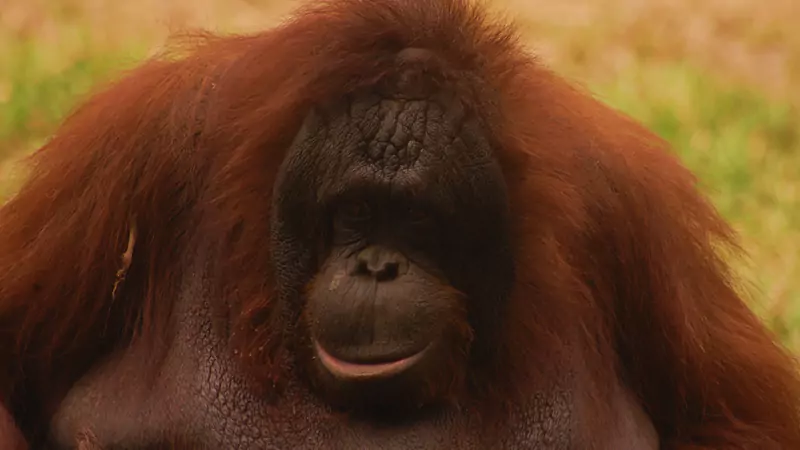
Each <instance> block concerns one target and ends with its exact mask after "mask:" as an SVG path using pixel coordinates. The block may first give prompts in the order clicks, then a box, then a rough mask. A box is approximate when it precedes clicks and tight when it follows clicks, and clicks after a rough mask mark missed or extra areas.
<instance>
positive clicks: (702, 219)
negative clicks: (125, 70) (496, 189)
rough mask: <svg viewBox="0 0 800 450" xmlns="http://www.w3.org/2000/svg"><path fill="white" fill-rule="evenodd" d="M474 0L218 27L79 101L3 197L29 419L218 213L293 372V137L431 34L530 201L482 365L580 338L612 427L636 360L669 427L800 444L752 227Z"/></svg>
mask: <svg viewBox="0 0 800 450" xmlns="http://www.w3.org/2000/svg"><path fill="white" fill-rule="evenodd" d="M384 3H385V4H386V7H385V8H380V7H377V6H376V5H379V4H384ZM462 3H463V2H461V1H458V0H446V1H445V0H442V1H410V0H409V1H397V2H384V1H378V0H361V1H360V0H343V1H338V2H334V4H333V5H331V6H324V7H320V8H318V9H316V8H315V9H311V10H308V11H306V13H304V14H300V15H298V16H297V18H296V19H295V20H293V21H291V22H288V23H287V24H285V25H283V26H281V27H279V28H277V29H274V30H271V31H267V32H265V33H262V34H257V35H254V36H248V37H229V38H216V37H209V38H207V39H201V44H202V45H197V46H192V47H190V49H189V50H190V51H187V52H185V53H184V54H181V55H177V56H180V57H177V58H159V59H155V60H152V61H148V62H147V63H145V64H144V65H143V66H142V67H139V68H137V69H136V70H134V71H133V72H131V73H130V74H128V75H127V76H126V77H124V78H123V79H122V80H121V81H119V82H118V83H115V84H114V85H112V86H110V87H109V88H107V89H105V90H104V91H102V92H100V93H97V94H96V95H94V96H93V97H92V98H91V99H90V100H89V101H88V102H87V103H86V104H84V105H83V106H81V107H80V108H79V109H78V110H77V111H76V112H75V113H74V114H72V115H71V116H70V117H69V118H68V119H67V120H66V121H65V123H64V124H63V126H62V127H61V128H60V129H59V130H58V132H57V134H56V135H55V136H54V137H53V139H52V140H51V141H50V142H48V143H47V144H46V145H45V146H44V147H42V148H41V149H40V150H39V151H38V152H37V153H36V154H35V155H33V157H32V159H31V160H30V168H31V171H32V173H31V176H30V179H29V181H28V182H27V184H25V185H24V186H23V187H22V189H21V190H20V191H19V193H18V194H17V195H16V196H15V197H14V198H13V199H12V200H11V201H10V202H9V203H8V204H6V205H5V206H4V207H3V209H2V210H0V360H2V361H3V362H4V366H3V369H2V372H0V401H2V402H3V403H4V404H5V405H7V407H8V409H9V410H10V411H11V412H12V414H13V415H14V416H15V417H16V418H17V420H18V421H19V422H20V425H21V428H22V429H24V430H26V431H28V432H32V431H34V430H35V429H37V428H36V427H40V426H41V423H42V421H46V420H47V419H48V417H49V415H50V414H52V412H53V411H54V409H55V408H56V407H57V405H58V402H59V399H60V398H61V397H62V396H63V395H64V393H65V392H66V391H67V390H68V389H69V387H70V385H71V384H72V383H74V382H75V380H76V379H77V378H78V377H79V376H80V375H81V374H83V373H84V372H85V371H86V370H87V369H88V368H89V367H91V366H92V364H93V363H94V362H96V361H97V359H98V358H99V357H100V356H101V355H103V354H105V353H107V352H108V351H109V350H110V349H111V348H112V347H114V346H116V347H119V346H125V345H127V344H128V343H130V341H131V340H132V339H135V338H139V339H145V340H147V339H149V338H153V337H154V336H159V333H158V332H157V331H158V330H159V329H161V328H163V327H164V326H166V323H167V318H168V317H169V315H170V313H171V311H170V305H169V303H168V302H164V299H169V298H174V297H175V295H176V291H177V289H178V280H179V279H180V278H181V276H182V273H181V266H180V265H179V259H180V258H181V256H182V255H183V254H184V252H185V251H187V250H188V249H189V248H190V245H189V242H190V241H191V239H193V238H195V239H196V238H197V236H198V235H200V236H201V237H205V238H208V239H212V240H215V239H216V240H219V241H220V242H226V243H228V244H229V245H227V246H226V247H225V248H224V249H223V250H224V252H223V253H222V255H223V256H224V259H223V260H221V261H217V262H216V263H217V265H218V266H219V267H221V268H222V269H221V270H220V271H219V280H220V286H219V287H220V289H221V291H220V292H221V293H223V294H224V298H225V299H226V301H227V303H228V304H229V305H230V306H231V308H232V310H233V311H235V312H236V313H238V314H239V315H240V317H241V318H242V319H241V321H240V326H239V327H238V328H237V329H236V333H234V335H235V336H236V337H238V339H235V340H234V345H236V347H237V352H238V354H240V355H241V356H242V357H243V358H244V360H245V362H246V363H247V366H248V367H250V368H251V369H252V370H253V373H254V374H255V375H256V376H257V377H259V379H261V380H262V381H263V382H264V385H265V386H272V385H273V384H277V383H279V382H280V381H281V380H282V379H283V377H284V376H285V374H286V372H285V371H284V368H283V364H282V362H283V358H284V357H285V356H286V355H284V354H283V353H282V352H283V350H284V347H283V346H282V345H281V339H280V336H278V334H277V333H275V332H274V331H275V330H277V329H279V327H278V326H277V323H276V322H275V321H276V320H277V319H276V316H275V315H274V314H270V311H271V309H270V306H271V304H270V292H271V289H272V287H271V285H270V281H269V280H270V278H269V276H268V274H270V273H271V268H270V262H269V249H268V247H267V242H268V240H267V236H269V231H268V223H269V220H268V219H269V214H270V211H269V208H268V205H269V196H270V195H271V189H272V184H273V181H274V179H275V172H276V170H277V167H278V164H279V163H280V162H281V160H282V155H283V151H284V150H285V149H286V148H287V146H288V144H289V142H290V141H291V139H292V138H293V136H294V134H295V132H296V131H297V128H298V126H299V122H300V121H301V120H302V118H303V116H304V114H305V112H306V111H307V110H308V108H309V107H310V106H311V105H313V104H314V103H316V102H318V101H321V100H325V99H330V98H334V97H335V96H338V95H341V94H343V93H346V92H350V91H352V90H354V89H355V88H358V87H360V86H365V85H370V84H372V83H374V82H375V81H376V80H378V79H380V78H381V76H382V74H383V73H384V72H386V71H388V70H389V64H390V63H391V61H392V57H393V55H394V54H395V53H396V51H398V50H400V49H402V48H404V47H407V46H417V47H425V48H429V49H432V50H433V51H434V52H437V53H439V54H440V55H441V57H442V58H443V59H445V60H447V62H448V63H449V64H450V65H451V67H454V68H455V70H454V71H453V73H450V74H448V75H449V78H450V79H449V80H447V81H448V82H449V83H454V84H455V85H456V86H457V90H458V92H460V93H462V94H465V95H468V98H471V99H473V102H474V104H473V105H472V106H473V107H475V108H477V109H479V110H482V111H483V112H484V119H485V122H486V126H487V128H488V130H489V131H490V135H491V136H492V137H493V139H494V144H495V146H496V148H497V151H498V152H499V154H498V157H499V158H500V160H501V162H502V164H503V166H504V168H505V171H506V178H507V181H508V187H509V190H510V194H511V204H512V212H513V216H514V217H515V218H516V219H515V221H516V222H515V229H514V240H515V244H516V246H517V264H518V281H517V284H516V290H515V293H514V295H513V297H512V301H511V313H510V314H509V318H508V323H507V326H506V327H505V329H506V333H507V335H506V336H504V340H503V342H502V343H501V344H502V345H499V346H498V355H499V356H498V358H497V360H496V361H495V362H494V365H493V367H486V368H482V370H481V371H477V372H476V373H475V374H469V376H470V377H472V382H473V383H474V384H475V385H477V386H480V387H482V388H484V389H483V391H484V393H485V394H486V396H488V398H490V399H491V400H497V401H500V402H511V401H513V400H514V395H515V393H517V392H526V391H527V390H529V388H530V385H533V384H535V383H536V382H537V380H539V379H542V377H547V376H550V377H557V376H558V373H548V370H549V368H550V367H552V366H553V364H549V362H551V361H552V360H553V359H552V358H554V356H553V355H555V354H557V353H559V352H561V351H562V350H564V349H565V348H566V347H568V346H570V347H571V348H572V346H575V345H579V346H580V348H581V350H580V354H581V355H582V357H583V358H584V360H585V364H586V365H587V367H588V368H589V369H587V370H590V374H591V377H592V379H593V380H594V381H595V383H596V385H597V388H596V392H597V399H596V403H597V406H596V407H597V408H598V412H597V422H596V423H587V424H585V426H586V427H588V428H594V429H596V431H597V432H598V433H600V432H602V429H603V421H602V417H603V414H602V406H603V403H604V399H603V396H602V392H603V386H604V385H605V384H606V382H607V380H611V379H616V378H622V379H624V380H625V381H626V383H627V385H628V386H630V387H631V388H632V389H633V390H634V392H635V393H636V395H637V396H638V400H639V401H640V402H641V403H642V405H644V407H645V411H646V412H647V413H648V414H649V416H650V417H651V419H652V420H653V423H654V425H655V426H656V429H657V431H658V432H659V435H660V440H661V443H662V446H663V448H667V449H680V450H689V449H723V448H724V449H779V448H780V449H792V448H800V412H799V410H798V400H799V399H800V381H798V375H797V368H796V366H795V363H794V361H793V359H792V358H791V357H790V356H788V355H787V354H786V353H785V352H784V351H783V350H782V349H781V348H780V347H779V345H777V344H776V343H775V341H774V340H773V337H772V336H771V335H770V334H769V333H768V332H767V331H766V330H765V328H764V327H763V325H762V324H761V323H760V322H759V320H758V318H757V317H756V316H755V315H754V314H753V313H752V312H751V311H750V310H749V309H748V307H747V306H746V305H745V303H744V302H743V300H742V298H741V297H740V294H739V293H738V292H737V287H736V286H735V283H734V279H733V277H732V275H731V273H730V271H729V268H728V266H727V265H726V262H725V261H724V260H723V259H722V257H721V256H720V249H728V250H734V251H735V250H737V248H736V244H735V238H734V234H733V232H732V231H731V229H730V228H729V227H728V225H727V224H726V223H725V222H724V221H723V220H722V219H721V218H720V217H719V216H718V215H717V213H716V212H715V210H714V209H713V207H712V206H711V205H710V204H709V203H708V201H707V200H706V199H705V198H704V197H703V196H701V195H700V194H699V193H698V191H697V189H696V187H695V179H694V178H693V176H692V175H691V174H690V173H689V172H688V171H687V170H686V169H685V168H683V167H682V166H681V165H680V163H679V161H678V160H677V159H676V158H675V157H674V156H673V155H672V154H670V152H669V151H668V147H667V145H666V144H665V143H664V142H663V141H662V140H661V139H659V138H658V137H656V136H655V135H654V134H653V133H651V132H649V131H647V130H646V129H644V128H643V127H642V126H640V125H639V124H637V123H635V122H634V121H632V120H630V119H628V118H627V117H625V116H623V115H621V114H620V113H618V112H616V111H614V110H612V109H610V108H608V107H606V106H604V105H603V104H601V103H599V102H598V101H596V100H594V99H593V98H592V97H591V96H590V95H588V94H587V93H585V92H583V91H581V90H579V89H577V88H575V87H573V86H571V85H569V84H567V83H566V82H565V81H563V80H562V79H561V78H559V77H558V76H557V75H555V74H553V73H551V72H550V71H548V70H547V69H546V68H544V67H542V66H541V65H540V64H539V63H538V62H537V61H536V60H535V59H534V58H531V57H530V56H528V55H527V54H525V53H524V52H523V51H522V50H521V48H520V46H519V45H518V43H517V41H516V36H515V35H514V31H513V30H512V29H510V28H509V27H508V26H506V25H502V24H493V23H490V22H487V21H485V20H484V19H483V18H482V16H481V15H480V13H479V11H478V10H477V9H475V10H473V9H471V8H468V7H465V6H464V5H463V4H462ZM392 4H393V5H395V6H393V7H390V6H388V5H392ZM355 10H363V13H362V14H353V13H352V12H353V11H355ZM386 17H389V19H390V20H386ZM454 17H455V18H454ZM385 23H391V24H392V25H391V26H390V27H388V28H387V27H386V26H385ZM436 23H439V24H442V25H444V27H439V28H436V27H432V26H431V24H436ZM376 24H380V27H377V26H376ZM455 27H458V28H457V29H455ZM376 29H377V31H376ZM454 35H455V36H458V35H462V36H464V38H463V39H462V40H458V41H455V42H453V41H452V39H447V38H448V37H450V36H454ZM134 227H135V230H136V243H135V247H134V252H133V260H132V264H131V266H130V267H129V268H128V269H127V274H126V276H125V280H124V281H122V283H121V284H120V285H119V290H118V292H116V294H115V295H113V296H112V290H113V289H114V286H115V282H116V281H117V272H118V270H119V269H120V268H121V266H122V264H123V261H122V258H121V255H122V254H123V253H124V252H125V250H126V246H127V245H128V241H129V237H130V236H131V234H130V233H131V230H132V229H134ZM157 299H158V300H160V301H156V300H157ZM151 344H152V345H154V346H155V348H159V347H158V345H159V342H158V341H157V340H155V339H153V342H152V343H151ZM0 423H2V421H1V420H0ZM2 442H3V437H0V443H2Z"/></svg>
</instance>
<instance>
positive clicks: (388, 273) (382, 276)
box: [374, 262, 400, 281]
mask: <svg viewBox="0 0 800 450" xmlns="http://www.w3.org/2000/svg"><path fill="white" fill-rule="evenodd" d="M399 268H400V263H397V262H386V263H384V264H383V267H381V268H380V269H378V270H377V271H375V272H374V273H375V278H376V279H377V280H378V281H389V280H393V279H395V278H397V275H398V272H399Z"/></svg>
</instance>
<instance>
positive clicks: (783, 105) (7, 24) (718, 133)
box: [0, 0, 800, 352]
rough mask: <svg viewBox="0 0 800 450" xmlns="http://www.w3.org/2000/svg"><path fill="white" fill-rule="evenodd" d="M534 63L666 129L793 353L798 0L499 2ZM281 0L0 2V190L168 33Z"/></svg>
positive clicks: (798, 247) (797, 318)
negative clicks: (740, 249)
mask: <svg viewBox="0 0 800 450" xmlns="http://www.w3.org/2000/svg"><path fill="white" fill-rule="evenodd" d="M493 5H495V6H496V7H498V8H499V9H502V10H505V11H506V12H509V13H511V14H512V16H513V17H514V18H516V19H517V20H518V21H519V22H520V23H521V24H522V25H523V27H524V31H525V35H526V39H527V40H528V42H529V43H530V47H531V49H532V50H533V51H535V52H537V53H538V54H540V55H541V57H542V60H543V61H545V62H546V63H547V64H550V65H551V66H553V67H554V68H556V69H557V70H559V71H560V72H561V73H563V74H565V75H567V76H569V77H570V78H572V79H573V80H575V81H576V82H579V83H582V84H585V85H587V86H589V87H590V88H591V89H592V90H594V91H595V92H596V93H597V95H598V96H600V97H601V98H602V99H604V100H605V101H607V102H609V103H611V104H612V105H614V106H616V107H618V108H620V109H622V110H624V111H627V112H629V113H631V114H632V115H633V116H635V117H637V118H638V119H640V120H642V121H643V122H644V123H646V124H647V125H649V126H650V127H652V128H653V129H654V130H655V131H656V132H658V133H659V134H660V135H662V136H664V137H665V138H667V139H668V140H669V141H671V142H672V143H673V144H674V146H675V150H676V152H678V153H679V154H680V156H681V157H682V158H683V160H684V161H685V162H686V164H687V165H688V166H689V167H691V168H692V169H693V170H695V171H696V173H697V174H698V175H699V176H700V178H701V180H702V182H703V189H705V190H706V191H707V192H708V193H709V195H711V197H712V198H713V200H714V202H715V203H716V205H717V206H718V207H719V208H720V210H721V211H722V213H723V214H724V215H725V216H726V217H727V218H728V219H729V220H730V221H731V222H732V223H733V224H734V225H735V226H736V228H737V229H738V230H739V231H740V233H741V236H742V240H743V243H744V246H745V248H746V249H747V250H748V251H749V259H747V260H745V261H741V262H737V267H738V268H740V269H741V273H742V275H743V276H744V277H745V279H747V280H749V281H750V282H752V284H753V299H752V302H753V307H754V308H755V309H756V310H757V311H758V313H759V314H761V315H762V317H764V319H765V320H766V321H767V323H768V324H769V325H770V326H771V327H773V329H774V330H776V331H777V332H778V333H779V334H780V336H781V338H782V339H784V341H785V342H786V343H787V345H789V346H790V348H792V349H793V350H795V351H798V352H800V261H799V260H798V259H800V88H798V87H797V86H800V28H798V27H797V25H796V18H797V17H800V4H798V3H797V1H796V0H770V1H769V2H764V1H762V0H735V1H734V0H648V1H642V0H562V1H560V2H552V1H549V0H497V1H495V2H493ZM291 6H292V4H291V3H290V2H288V1H283V0H274V1H269V0H250V1H247V0H171V1H170V0H163V1H161V0H137V1H136V2H123V1H114V0H5V1H4V2H0V201H1V200H2V198H4V197H7V196H8V195H11V194H12V193H13V191H14V189H15V187H16V186H17V185H18V184H17V183H18V182H19V179H20V174H19V172H18V171H17V170H16V167H17V166H16V165H15V164H14V162H15V161H17V160H18V159H19V158H20V157H21V156H24V155H25V154H26V153H27V152H29V151H31V150H33V149H35V148H36V147H37V145H39V144H40V143H42V142H43V140H44V139H46V138H47V136H48V134H49V133H50V132H52V130H53V128H54V126H55V125H56V124H57V123H58V121H59V120H60V119H61V118H63V117H64V115H65V114H66V113H68V111H69V109H70V108H71V107H72V106H73V105H74V104H75V103H76V102H77V101H79V100H80V99H81V98H85V96H86V95H87V93H88V92H90V90H91V88H92V86H93V85H95V84H96V83H98V82H101V81H103V80H107V79H109V78H110V77H113V76H115V75H116V74H118V73H119V72H120V71H121V70H124V69H126V68H128V67H131V65H133V64H135V63H136V62H137V61H139V60H141V59H142V58H144V57H146V56H147V55H148V54H150V52H152V51H154V50H155V49H157V48H158V46H159V45H160V44H162V43H163V41H164V39H165V38H166V37H167V35H168V33H169V32H170V30H177V29H180V28H183V27H197V26H201V27H210V28H213V29H216V30H221V31H226V32H228V31H230V32H238V31H250V30H255V29H259V28H263V27H265V26H269V25H271V24H274V23H275V21H277V20H279V19H280V17H281V15H282V14H283V13H285V12H287V11H289V9H290V8H291Z"/></svg>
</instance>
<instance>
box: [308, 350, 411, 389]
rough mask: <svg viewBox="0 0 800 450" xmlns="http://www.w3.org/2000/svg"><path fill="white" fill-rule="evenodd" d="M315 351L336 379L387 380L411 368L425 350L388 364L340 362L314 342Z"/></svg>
mask: <svg viewBox="0 0 800 450" xmlns="http://www.w3.org/2000/svg"><path fill="white" fill-rule="evenodd" d="M314 346H315V347H316V350H317V356H318V357H319V360H320V362H321V363H322V365H323V366H325V368H326V369H328V371H329V372H330V373H331V374H332V375H333V376H335V377H337V378H345V379H356V380H358V379H370V378H388V377H391V376H394V375H397V374H399V373H402V372H403V371H405V370H407V369H409V368H411V367H413V366H414V365H415V364H416V363H417V362H418V361H419V360H420V359H421V358H422V356H423V355H424V354H425V350H427V347H426V348H425V349H423V350H422V351H420V352H418V353H415V354H414V355H412V356H409V357H408V358H403V359H399V360H397V361H392V362H388V363H378V364H356V363H350V362H347V361H342V360H340V359H337V358H335V357H333V356H331V355H330V353H328V352H326V351H325V349H324V348H322V346H321V345H319V343H318V342H314Z"/></svg>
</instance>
